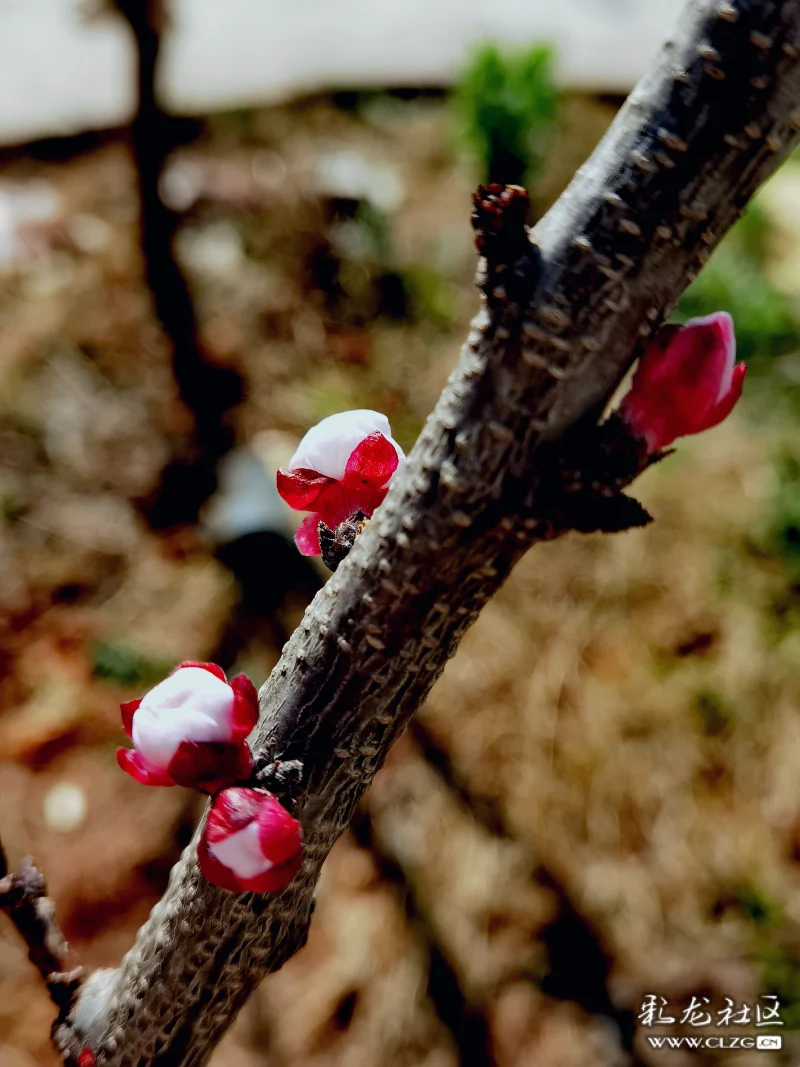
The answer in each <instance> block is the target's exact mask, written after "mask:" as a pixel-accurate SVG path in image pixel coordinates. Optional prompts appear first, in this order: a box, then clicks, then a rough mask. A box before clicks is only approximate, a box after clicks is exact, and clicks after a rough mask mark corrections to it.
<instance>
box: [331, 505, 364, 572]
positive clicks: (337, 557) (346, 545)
mask: <svg viewBox="0 0 800 1067" xmlns="http://www.w3.org/2000/svg"><path fill="white" fill-rule="evenodd" d="M367 521H368V520H367V516H366V515H365V514H364V512H363V511H361V509H360V508H359V510H358V511H357V512H355V514H354V515H351V516H350V517H349V518H347V519H345V520H344V522H340V523H339V525H338V526H337V527H335V529H333V530H332V529H331V528H330V526H326V525H325V523H324V522H321V523H320V524H319V547H320V549H321V550H322V551H321V555H322V562H323V563H324V564H325V566H326V567H327V568H328V570H331V571H335V570H336V568H337V567H338V566H339V564H340V563H341V562H342V560H344V559H346V558H347V556H348V555H349V553H350V549H351V548H352V547H353V545H354V544H355V542H356V538H357V537H358V535H359V534H360V533H361V531H362V530H363V529H364V527H365V526H366V525H367Z"/></svg>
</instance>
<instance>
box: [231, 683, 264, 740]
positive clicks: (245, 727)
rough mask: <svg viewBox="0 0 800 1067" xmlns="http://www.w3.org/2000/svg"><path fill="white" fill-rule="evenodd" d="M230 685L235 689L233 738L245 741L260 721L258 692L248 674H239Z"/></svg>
mask: <svg viewBox="0 0 800 1067" xmlns="http://www.w3.org/2000/svg"><path fill="white" fill-rule="evenodd" d="M229 685H230V687H231V689H232V690H233V713H232V726H233V736H232V740H234V741H244V739H245V738H246V737H247V735H248V734H249V733H250V731H251V730H252V729H253V727H254V726H255V724H256V723H257V722H258V692H257V690H256V687H255V686H254V685H253V683H252V682H251V681H250V679H249V678H248V677H247V675H246V674H237V675H236V677H235V678H231V680H230V682H229Z"/></svg>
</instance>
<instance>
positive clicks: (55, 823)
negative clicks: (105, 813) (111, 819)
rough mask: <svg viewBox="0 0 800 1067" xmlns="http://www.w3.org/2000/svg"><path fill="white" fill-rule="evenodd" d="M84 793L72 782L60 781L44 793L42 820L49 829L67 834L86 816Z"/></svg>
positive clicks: (86, 806) (76, 827) (86, 807)
mask: <svg viewBox="0 0 800 1067" xmlns="http://www.w3.org/2000/svg"><path fill="white" fill-rule="evenodd" d="M87 811H88V804H87V802H86V794H85V793H84V791H83V790H82V789H81V787H80V786H79V785H75V784H74V782H60V783H59V784H58V785H54V786H53V788H52V789H51V790H50V791H49V792H48V793H47V794H46V795H45V798H44V821H45V822H46V823H47V826H48V827H49V828H50V829H51V830H57V831H58V832H59V833H62V834H68V833H69V832H70V831H71V830H77V829H78V827H79V826H80V825H81V823H82V822H83V821H84V819H85V818H86V813H87Z"/></svg>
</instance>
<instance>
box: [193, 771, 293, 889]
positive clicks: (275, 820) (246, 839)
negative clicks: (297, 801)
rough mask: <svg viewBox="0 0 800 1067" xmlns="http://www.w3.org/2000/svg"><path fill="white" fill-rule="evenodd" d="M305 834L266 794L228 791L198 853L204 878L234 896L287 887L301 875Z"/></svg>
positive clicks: (215, 804) (216, 803)
mask: <svg viewBox="0 0 800 1067" xmlns="http://www.w3.org/2000/svg"><path fill="white" fill-rule="evenodd" d="M302 851H303V830H302V827H301V826H300V823H299V822H298V821H297V819H295V818H293V817H292V816H291V815H290V814H289V812H288V811H287V810H286V808H284V806H283V805H282V804H281V803H280V801H279V800H278V799H277V798H276V797H275V796H273V794H272V793H268V792H267V791H266V790H263V789H250V788H247V787H243V786H234V787H231V788H230V789H223V790H222V792H221V793H218V794H217V795H216V796H215V797H214V799H213V801H212V802H211V810H210V812H209V813H208V819H207V821H206V825H205V827H204V829H203V834H202V837H201V839H200V844H199V846H198V849H197V859H198V863H199V865H200V870H201V872H202V874H203V875H204V877H205V878H206V879H207V880H208V881H209V882H211V884H212V885H216V886H219V887H220V888H221V889H227V890H230V892H232V893H269V892H274V891H276V890H279V889H283V888H285V887H286V886H287V885H288V884H289V882H291V880H292V879H293V878H294V876H295V875H296V874H297V872H298V871H299V870H300V865H301V863H302Z"/></svg>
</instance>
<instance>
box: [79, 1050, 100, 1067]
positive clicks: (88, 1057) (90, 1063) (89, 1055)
mask: <svg viewBox="0 0 800 1067" xmlns="http://www.w3.org/2000/svg"><path fill="white" fill-rule="evenodd" d="M75 1062H76V1064H77V1065H78V1067H94V1065H95V1063H96V1062H97V1056H95V1054H94V1052H92V1050H91V1049H90V1048H85V1049H83V1050H82V1051H81V1053H80V1054H79V1056H78V1058H77V1060H76V1061H75Z"/></svg>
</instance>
